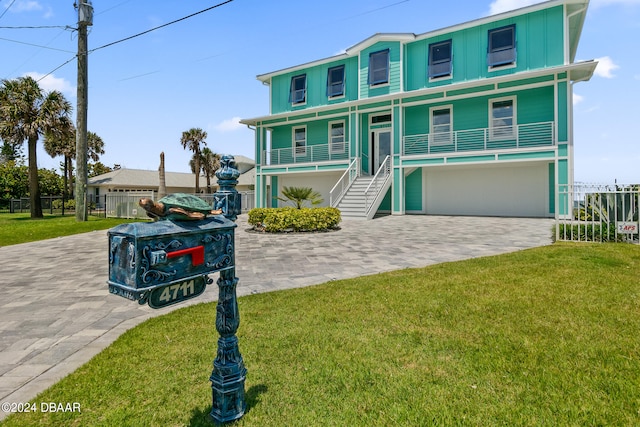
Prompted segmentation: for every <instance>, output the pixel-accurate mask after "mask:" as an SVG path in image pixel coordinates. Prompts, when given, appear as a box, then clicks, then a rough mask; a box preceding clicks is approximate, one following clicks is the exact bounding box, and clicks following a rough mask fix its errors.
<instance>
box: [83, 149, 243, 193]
mask: <svg viewBox="0 0 640 427" xmlns="http://www.w3.org/2000/svg"><path fill="white" fill-rule="evenodd" d="M234 158H235V161H236V166H237V168H238V170H239V171H240V173H241V175H240V177H239V178H238V185H237V186H236V189H237V190H238V191H240V192H246V191H253V187H254V184H255V162H254V161H253V160H251V159H249V158H247V157H244V156H234ZM195 180H196V177H195V175H194V174H192V173H180V172H165V182H166V187H167V194H170V193H191V194H193V193H194V192H195V182H196V181H195ZM158 185H159V175H158V171H157V170H140V169H126V168H121V169H117V170H114V171H111V172H108V173H105V174H102V175H98V176H94V177H93V178H89V183H88V194H90V195H91V197H92V198H93V200H100V198H101V197H102V196H104V195H105V194H109V193H114V192H117V193H137V192H146V193H149V192H152V191H153V192H157V191H158ZM217 188H218V178H216V177H212V178H211V189H212V192H215V191H216V189H217ZM200 189H201V190H202V191H203V192H206V190H207V179H206V177H205V176H203V175H201V176H200Z"/></svg>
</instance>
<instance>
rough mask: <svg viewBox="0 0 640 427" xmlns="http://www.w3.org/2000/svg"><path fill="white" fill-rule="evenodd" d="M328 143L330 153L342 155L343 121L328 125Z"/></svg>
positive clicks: (343, 144) (343, 145) (343, 146)
mask: <svg viewBox="0 0 640 427" xmlns="http://www.w3.org/2000/svg"><path fill="white" fill-rule="evenodd" d="M329 143H330V144H331V153H332V154H335V153H344V149H345V143H344V121H343V120H341V121H339V122H331V123H329Z"/></svg>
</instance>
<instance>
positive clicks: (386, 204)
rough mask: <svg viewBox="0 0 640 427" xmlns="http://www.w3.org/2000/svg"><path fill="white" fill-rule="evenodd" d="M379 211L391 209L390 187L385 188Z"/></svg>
mask: <svg viewBox="0 0 640 427" xmlns="http://www.w3.org/2000/svg"><path fill="white" fill-rule="evenodd" d="M378 210H379V211H390V210H391V188H389V190H387V194H385V195H384V199H382V202H380V207H378Z"/></svg>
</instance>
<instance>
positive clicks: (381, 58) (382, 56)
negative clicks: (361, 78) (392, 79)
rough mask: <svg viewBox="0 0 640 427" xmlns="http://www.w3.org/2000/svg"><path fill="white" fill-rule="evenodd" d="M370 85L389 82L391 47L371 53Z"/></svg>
mask: <svg viewBox="0 0 640 427" xmlns="http://www.w3.org/2000/svg"><path fill="white" fill-rule="evenodd" d="M368 83H369V84H370V85H372V86H373V85H380V84H384V83H389V49H386V50H381V51H378V52H371V53H370V54H369V82H368Z"/></svg>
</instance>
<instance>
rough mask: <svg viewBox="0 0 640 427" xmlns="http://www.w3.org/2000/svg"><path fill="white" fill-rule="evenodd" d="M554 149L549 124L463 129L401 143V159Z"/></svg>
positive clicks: (415, 136) (553, 133)
mask: <svg viewBox="0 0 640 427" xmlns="http://www.w3.org/2000/svg"><path fill="white" fill-rule="evenodd" d="M554 145H556V139H555V130H554V123H553V122H543V123H529V124H523V125H517V126H505V127H494V128H482V129H467V130H459V131H454V132H441V133H431V134H422V135H407V136H405V137H404V138H403V140H402V155H403V156H413V155H425V154H427V155H429V154H441V153H458V152H467V151H488V150H509V149H522V148H535V147H550V146H554Z"/></svg>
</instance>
